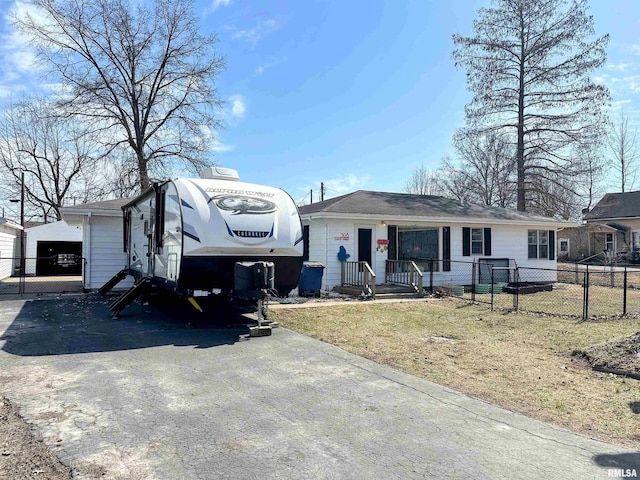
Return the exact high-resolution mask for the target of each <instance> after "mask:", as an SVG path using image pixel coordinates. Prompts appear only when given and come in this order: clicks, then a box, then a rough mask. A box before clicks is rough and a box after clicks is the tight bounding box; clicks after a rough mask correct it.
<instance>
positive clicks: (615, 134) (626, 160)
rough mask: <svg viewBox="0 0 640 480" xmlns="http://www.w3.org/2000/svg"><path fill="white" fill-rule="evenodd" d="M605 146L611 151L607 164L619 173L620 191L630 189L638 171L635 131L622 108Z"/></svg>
mask: <svg viewBox="0 0 640 480" xmlns="http://www.w3.org/2000/svg"><path fill="white" fill-rule="evenodd" d="M607 146H608V147H609V151H610V152H611V156H610V157H609V165H610V166H611V167H612V168H613V169H614V170H615V171H616V172H617V173H619V174H620V191H621V192H622V193H624V192H625V190H632V189H633V186H634V183H635V179H636V173H637V171H638V165H637V163H638V148H637V132H636V129H635V128H631V127H630V126H629V117H628V116H627V115H625V113H624V111H623V110H620V116H619V117H618V120H617V121H616V122H614V123H613V125H612V128H611V130H610V131H609V136H608V138H607Z"/></svg>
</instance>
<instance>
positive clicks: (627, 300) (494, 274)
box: [419, 259, 640, 319]
mask: <svg viewBox="0 0 640 480" xmlns="http://www.w3.org/2000/svg"><path fill="white" fill-rule="evenodd" d="M419 263H420V267H421V269H423V271H424V282H423V283H424V288H425V290H426V291H428V292H431V293H440V294H444V295H450V296H453V297H458V298H461V299H464V300H466V301H470V302H473V303H485V304H489V305H490V306H491V308H492V309H502V310H516V311H525V312H532V313H542V314H548V315H562V316H570V317H576V318H581V319H587V318H593V317H613V316H620V315H628V314H640V268H639V267H638V266H637V265H636V266H620V265H617V266H589V265H578V264H559V265H558V267H557V268H553V269H548V268H533V267H518V266H517V265H516V264H515V261H513V260H507V259H495V260H494V259H481V260H480V261H475V262H460V261H452V260H435V259H426V260H421V261H420V262H419ZM424 267H427V268H424Z"/></svg>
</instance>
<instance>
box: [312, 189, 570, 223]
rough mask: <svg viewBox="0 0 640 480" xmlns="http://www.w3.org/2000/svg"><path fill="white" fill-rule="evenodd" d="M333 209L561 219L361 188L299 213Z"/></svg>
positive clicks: (379, 213) (546, 220) (336, 211)
mask: <svg viewBox="0 0 640 480" xmlns="http://www.w3.org/2000/svg"><path fill="white" fill-rule="evenodd" d="M312 213H332V214H346V215H348V214H355V215H375V216H378V217H379V216H389V217H396V216H398V217H401V216H408V217H427V218H428V217H432V218H460V219H462V218H472V219H473V218H477V219H485V220H501V221H513V222H522V221H532V222H536V223H537V222H542V223H559V222H560V221H558V220H556V219H554V218H548V217H543V216H540V215H533V214H530V213H525V212H518V211H515V210H509V209H506V208H497V207H486V206H483V205H476V204H461V203H460V202H458V201H457V200H453V199H450V198H445V197H437V196H432V195H412V194H407V193H387V192H370V191H365V190H358V191H356V192H353V193H349V194H347V195H342V196H340V197H335V198H331V199H329V200H325V201H324V202H318V203H313V204H311V205H304V206H302V207H300V214H301V215H307V214H312Z"/></svg>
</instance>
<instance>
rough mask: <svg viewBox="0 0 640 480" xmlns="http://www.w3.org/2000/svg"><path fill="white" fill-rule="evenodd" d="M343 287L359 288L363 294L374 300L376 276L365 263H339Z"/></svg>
mask: <svg viewBox="0 0 640 480" xmlns="http://www.w3.org/2000/svg"><path fill="white" fill-rule="evenodd" d="M341 265H342V271H341V283H342V285H343V286H348V287H360V288H362V291H363V293H365V294H366V295H371V298H374V299H375V298H376V274H375V272H374V271H373V270H372V268H371V267H370V266H369V264H368V263H367V262H341Z"/></svg>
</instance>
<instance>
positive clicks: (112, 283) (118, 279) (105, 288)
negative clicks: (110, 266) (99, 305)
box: [98, 269, 129, 295]
mask: <svg viewBox="0 0 640 480" xmlns="http://www.w3.org/2000/svg"><path fill="white" fill-rule="evenodd" d="M128 274H129V271H128V270H127V269H124V270H120V271H119V272H118V273H116V274H115V275H114V276H113V277H111V280H109V281H108V282H107V283H105V284H104V285H103V286H102V287H100V290H98V294H100V295H104V294H105V293H107V292H108V291H110V290H111V289H112V288H113V287H115V286H116V285H117V284H119V283H120V282H121V281H122V280H124V279H125V278H126V277H127V275H128Z"/></svg>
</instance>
